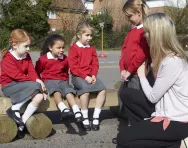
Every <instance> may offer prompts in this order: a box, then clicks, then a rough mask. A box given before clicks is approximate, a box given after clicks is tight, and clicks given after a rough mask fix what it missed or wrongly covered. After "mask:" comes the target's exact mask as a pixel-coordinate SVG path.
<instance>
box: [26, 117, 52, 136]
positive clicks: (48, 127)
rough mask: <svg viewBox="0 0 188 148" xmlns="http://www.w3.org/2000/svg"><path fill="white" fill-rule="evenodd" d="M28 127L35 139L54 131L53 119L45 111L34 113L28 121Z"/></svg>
mask: <svg viewBox="0 0 188 148" xmlns="http://www.w3.org/2000/svg"><path fill="white" fill-rule="evenodd" d="M26 127H27V130H28V132H29V133H30V135H31V136H32V137H33V138H35V139H43V138H46V137H47V136H49V134H50V133H51V131H52V122H51V120H50V119H49V118H48V117H47V116H46V115H44V114H43V113H39V114H34V115H33V116H31V117H30V118H29V119H28V120H27V122H26Z"/></svg>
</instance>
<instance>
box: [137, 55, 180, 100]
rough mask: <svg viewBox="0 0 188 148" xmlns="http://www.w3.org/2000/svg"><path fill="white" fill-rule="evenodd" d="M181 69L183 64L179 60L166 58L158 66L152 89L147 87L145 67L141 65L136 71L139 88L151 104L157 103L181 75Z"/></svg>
mask: <svg viewBox="0 0 188 148" xmlns="http://www.w3.org/2000/svg"><path fill="white" fill-rule="evenodd" d="M182 69H183V63H182V61H181V60H180V59H174V57H170V58H169V57H168V59H165V60H163V62H162V64H161V65H160V68H159V71H158V74H157V78H156V81H155V84H154V86H153V88H152V87H151V86H150V85H149V82H148V80H147V79H146V76H145V74H143V73H144V70H145V66H144V69H143V65H142V66H141V67H140V68H139V69H138V76H139V78H140V82H141V86H142V89H143V91H144V94H145V95H146V97H147V98H148V100H149V101H150V102H152V103H157V102H158V101H159V100H160V99H161V98H162V97H163V96H164V95H165V93H166V92H167V91H168V90H169V89H170V87H172V85H173V84H174V83H175V81H176V80H177V78H178V76H179V75H180V74H181V72H182Z"/></svg>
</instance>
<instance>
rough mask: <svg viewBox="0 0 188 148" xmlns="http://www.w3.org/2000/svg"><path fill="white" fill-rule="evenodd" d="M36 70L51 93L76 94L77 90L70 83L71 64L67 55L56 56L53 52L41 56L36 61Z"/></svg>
mask: <svg viewBox="0 0 188 148" xmlns="http://www.w3.org/2000/svg"><path fill="white" fill-rule="evenodd" d="M35 69H36V72H37V73H38V75H39V76H40V77H41V79H42V80H43V81H44V83H45V86H46V88H47V91H48V93H49V95H50V96H51V95H53V93H54V92H60V93H61V94H62V96H63V97H65V96H66V95H67V94H68V93H73V94H76V90H74V89H73V87H72V86H71V85H69V83H68V80H69V74H68V70H69V66H68V59H67V56H66V55H64V54H63V55H62V56H60V57H57V58H54V57H53V55H52V54H51V52H48V53H47V54H45V55H43V56H41V57H40V58H39V59H38V61H37V62H36V66H35Z"/></svg>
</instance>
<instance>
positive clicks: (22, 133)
mask: <svg viewBox="0 0 188 148" xmlns="http://www.w3.org/2000/svg"><path fill="white" fill-rule="evenodd" d="M16 136H17V137H18V138H19V139H22V138H24V137H25V131H24V130H23V131H20V130H18V133H17V135H16Z"/></svg>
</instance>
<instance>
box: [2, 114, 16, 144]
mask: <svg viewBox="0 0 188 148" xmlns="http://www.w3.org/2000/svg"><path fill="white" fill-rule="evenodd" d="M17 131H18V128H17V125H16V123H15V122H14V121H13V120H12V119H11V118H10V117H8V116H7V115H0V143H8V142H10V141H12V140H13V139H14V138H15V137H16V135H17Z"/></svg>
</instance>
